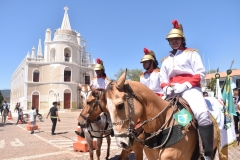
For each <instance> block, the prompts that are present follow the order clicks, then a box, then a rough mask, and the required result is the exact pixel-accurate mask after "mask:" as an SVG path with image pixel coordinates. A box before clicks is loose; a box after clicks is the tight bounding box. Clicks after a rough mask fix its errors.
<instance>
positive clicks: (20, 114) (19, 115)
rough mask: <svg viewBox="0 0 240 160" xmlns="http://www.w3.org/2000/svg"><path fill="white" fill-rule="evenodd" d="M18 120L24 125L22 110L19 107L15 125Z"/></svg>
mask: <svg viewBox="0 0 240 160" xmlns="http://www.w3.org/2000/svg"><path fill="white" fill-rule="evenodd" d="M19 120H20V121H21V122H22V123H24V120H23V110H22V108H21V107H19V110H18V120H17V122H16V125H17V124H18V122H19Z"/></svg>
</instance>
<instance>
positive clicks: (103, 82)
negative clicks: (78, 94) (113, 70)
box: [90, 77, 108, 90]
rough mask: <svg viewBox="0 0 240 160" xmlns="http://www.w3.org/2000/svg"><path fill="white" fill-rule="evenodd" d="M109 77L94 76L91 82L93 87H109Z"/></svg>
mask: <svg viewBox="0 0 240 160" xmlns="http://www.w3.org/2000/svg"><path fill="white" fill-rule="evenodd" d="M107 81H108V78H107V77H94V78H93V79H92V80H91V84H90V85H92V87H93V88H95V89H104V90H105V89H106V88H107Z"/></svg>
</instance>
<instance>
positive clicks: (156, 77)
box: [140, 68, 163, 96]
mask: <svg viewBox="0 0 240 160" xmlns="http://www.w3.org/2000/svg"><path fill="white" fill-rule="evenodd" d="M140 82H141V83H142V84H144V85H145V86H147V87H148V88H149V89H151V90H152V91H153V92H154V93H156V94H157V95H159V96H163V90H162V88H161V86H160V70H159V69H158V68H156V69H154V70H153V71H152V72H151V73H148V72H144V73H142V74H141V76H140Z"/></svg>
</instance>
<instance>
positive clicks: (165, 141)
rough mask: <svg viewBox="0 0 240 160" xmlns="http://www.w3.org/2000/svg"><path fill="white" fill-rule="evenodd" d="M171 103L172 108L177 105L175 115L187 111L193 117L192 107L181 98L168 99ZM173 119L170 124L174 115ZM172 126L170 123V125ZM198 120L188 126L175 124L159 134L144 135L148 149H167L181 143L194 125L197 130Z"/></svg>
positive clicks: (192, 121) (192, 120)
mask: <svg viewBox="0 0 240 160" xmlns="http://www.w3.org/2000/svg"><path fill="white" fill-rule="evenodd" d="M166 100H167V101H168V102H169V103H170V106H169V108H170V107H172V105H175V107H174V113H176V112H177V111H181V110H183V109H186V110H187V111H188V112H189V113H190V114H191V115H192V117H194V116H193V112H192V110H191V108H190V106H189V105H188V103H187V101H186V100H184V99H183V98H181V97H177V96H176V97H171V98H168V99H166ZM171 116H172V118H171V119H170V122H171V121H173V115H171ZM169 124H170V123H169ZM196 124H197V123H196V119H195V118H192V119H191V121H190V122H189V123H188V124H187V125H186V126H183V125H180V124H176V123H175V124H173V125H170V126H168V127H167V128H165V129H162V131H160V133H159V132H158V131H157V132H158V133H159V134H156V133H157V132H155V133H144V134H145V141H144V144H145V146H146V147H148V148H165V147H168V146H170V145H173V144H175V143H177V142H179V141H180V140H182V139H183V138H184V137H185V135H186V132H187V131H188V128H189V127H190V126H191V125H192V126H193V127H194V128H196ZM153 134H155V136H153ZM151 136H153V137H152V138H150V139H147V138H149V137H151Z"/></svg>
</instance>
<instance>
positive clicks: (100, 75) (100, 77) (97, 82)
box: [75, 58, 108, 137]
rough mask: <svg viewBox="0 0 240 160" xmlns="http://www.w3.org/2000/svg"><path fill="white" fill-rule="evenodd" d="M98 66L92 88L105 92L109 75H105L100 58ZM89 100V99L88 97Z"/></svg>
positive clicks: (80, 133) (81, 132)
mask: <svg viewBox="0 0 240 160" xmlns="http://www.w3.org/2000/svg"><path fill="white" fill-rule="evenodd" d="M96 62H97V64H96V65H95V66H94V68H93V69H94V70H95V73H96V75H97V76H95V77H94V78H93V79H92V80H91V84H90V85H91V86H92V88H94V89H98V90H105V88H106V87H107V81H108V78H107V75H106V73H105V68H104V66H103V61H102V60H101V59H99V58H97V59H96ZM86 98H87V97H86ZM75 133H76V134H77V135H79V136H81V137H85V136H84V132H83V131H82V130H81V131H75Z"/></svg>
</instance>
